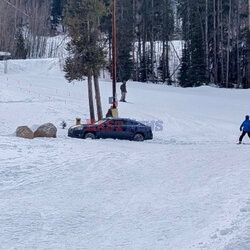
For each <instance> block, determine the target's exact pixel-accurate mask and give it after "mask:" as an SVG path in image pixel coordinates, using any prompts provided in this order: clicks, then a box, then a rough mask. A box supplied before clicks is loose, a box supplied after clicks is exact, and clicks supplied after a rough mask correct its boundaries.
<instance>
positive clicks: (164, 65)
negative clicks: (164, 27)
mask: <svg viewBox="0 0 250 250" xmlns="http://www.w3.org/2000/svg"><path fill="white" fill-rule="evenodd" d="M162 46H163V50H162V81H163V83H165V82H166V42H165V41H163V42H162Z"/></svg>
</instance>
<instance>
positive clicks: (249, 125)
mask: <svg viewBox="0 0 250 250" xmlns="http://www.w3.org/2000/svg"><path fill="white" fill-rule="evenodd" d="M240 131H242V135H241V136H240V141H239V144H241V143H242V140H243V138H244V137H245V135H246V134H248V136H249V138H250V120H249V115H247V116H246V120H245V121H244V122H243V123H242V124H241V126H240Z"/></svg>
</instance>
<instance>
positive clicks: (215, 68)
mask: <svg viewBox="0 0 250 250" xmlns="http://www.w3.org/2000/svg"><path fill="white" fill-rule="evenodd" d="M213 3H214V10H213V11H214V82H215V84H217V83H218V64H217V35H216V34H217V27H216V13H217V10H216V0H214V2H213Z"/></svg>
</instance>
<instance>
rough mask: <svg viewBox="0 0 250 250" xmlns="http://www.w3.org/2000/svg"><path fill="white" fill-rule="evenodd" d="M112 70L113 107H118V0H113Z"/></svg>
mask: <svg viewBox="0 0 250 250" xmlns="http://www.w3.org/2000/svg"><path fill="white" fill-rule="evenodd" d="M112 59H113V60H112V68H113V70H112V72H113V108H114V109H115V108H116V106H117V105H116V75H117V58H116V0H113V15H112Z"/></svg>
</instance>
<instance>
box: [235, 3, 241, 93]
mask: <svg viewBox="0 0 250 250" xmlns="http://www.w3.org/2000/svg"><path fill="white" fill-rule="evenodd" d="M236 5H237V8H236V15H237V17H236V20H237V25H236V51H237V52H236V53H237V60H236V64H237V66H236V67H237V88H239V87H240V85H241V81H240V48H239V30H240V26H239V21H240V20H239V19H240V17H239V2H236Z"/></svg>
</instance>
